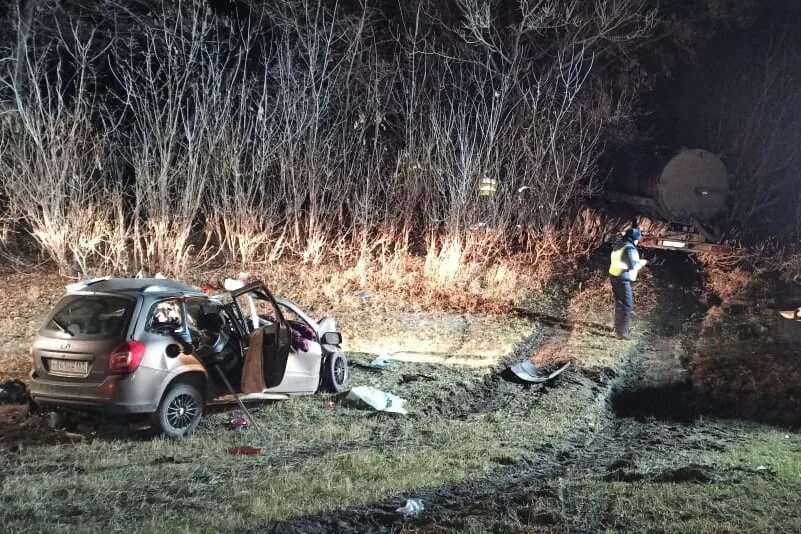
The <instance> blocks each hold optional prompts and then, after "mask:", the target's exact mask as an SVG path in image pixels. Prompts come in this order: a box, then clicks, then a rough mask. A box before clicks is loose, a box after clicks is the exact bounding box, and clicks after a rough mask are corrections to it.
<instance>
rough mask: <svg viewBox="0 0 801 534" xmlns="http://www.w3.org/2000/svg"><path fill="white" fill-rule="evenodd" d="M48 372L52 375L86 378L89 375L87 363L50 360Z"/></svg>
mask: <svg viewBox="0 0 801 534" xmlns="http://www.w3.org/2000/svg"><path fill="white" fill-rule="evenodd" d="M50 372H51V373H53V374H63V375H79V376H86V375H87V374H89V362H84V361H79V360H55V359H51V360H50Z"/></svg>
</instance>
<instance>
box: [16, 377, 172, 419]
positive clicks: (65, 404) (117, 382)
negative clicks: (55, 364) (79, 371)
mask: <svg viewBox="0 0 801 534" xmlns="http://www.w3.org/2000/svg"><path fill="white" fill-rule="evenodd" d="M166 376H167V373H164V372H162V371H157V370H155V369H148V368H141V367H140V368H139V369H137V370H136V372H134V373H132V374H130V375H122V376H109V377H107V378H106V379H105V380H103V381H102V382H94V383H87V382H68V381H60V380H54V379H45V378H42V377H38V376H36V375H35V374H31V381H30V386H29V388H30V395H31V399H33V401H34V402H35V403H37V404H39V405H43V406H57V407H62V408H74V409H80V410H90V411H102V412H105V413H111V414H137V413H153V412H155V411H156V409H157V408H158V399H157V396H158V392H159V386H160V385H161V383H162V381H163V380H164V379H165V377H166Z"/></svg>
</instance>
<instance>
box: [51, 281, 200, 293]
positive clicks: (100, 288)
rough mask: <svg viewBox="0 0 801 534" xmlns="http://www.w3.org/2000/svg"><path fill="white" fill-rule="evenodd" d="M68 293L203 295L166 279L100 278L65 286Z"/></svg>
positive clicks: (196, 290)
mask: <svg viewBox="0 0 801 534" xmlns="http://www.w3.org/2000/svg"><path fill="white" fill-rule="evenodd" d="M67 290H68V291H69V292H70V293H75V292H78V291H90V292H97V293H117V292H126V293H176V294H187V293H189V294H199V295H202V294H204V293H203V292H202V291H201V290H200V289H198V288H195V287H192V286H188V285H186V284H182V283H181V282H176V281H175V280H169V279H167V278H101V279H93V280H84V281H82V282H78V283H76V284H70V285H69V286H67Z"/></svg>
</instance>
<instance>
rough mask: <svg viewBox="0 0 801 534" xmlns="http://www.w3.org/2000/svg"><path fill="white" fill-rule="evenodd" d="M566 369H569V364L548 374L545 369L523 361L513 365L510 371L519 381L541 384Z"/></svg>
mask: <svg viewBox="0 0 801 534" xmlns="http://www.w3.org/2000/svg"><path fill="white" fill-rule="evenodd" d="M568 367H570V362H568V363H566V364H564V365H562V366H561V367H559V368H557V369H556V370H554V371H550V372H549V371H548V370H547V369H542V368H539V367H537V366H536V365H534V364H533V363H532V362H531V361H529V360H525V361H522V362H519V363H516V364H514V365H513V366H512V367H511V370H512V372H513V373H514V374H515V376H516V377H517V378H519V379H521V380H525V381H526V382H534V383H542V382H547V381H548V380H551V379H553V378H556V377H557V376H559V375H560V374H562V371H564V370H565V369H567V368H568Z"/></svg>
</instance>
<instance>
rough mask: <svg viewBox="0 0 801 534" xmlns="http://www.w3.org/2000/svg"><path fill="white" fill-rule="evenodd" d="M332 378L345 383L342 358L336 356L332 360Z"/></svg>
mask: <svg viewBox="0 0 801 534" xmlns="http://www.w3.org/2000/svg"><path fill="white" fill-rule="evenodd" d="M334 378H335V379H336V381H337V384H344V383H345V362H344V361H343V360H342V358H337V359H336V360H334Z"/></svg>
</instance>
